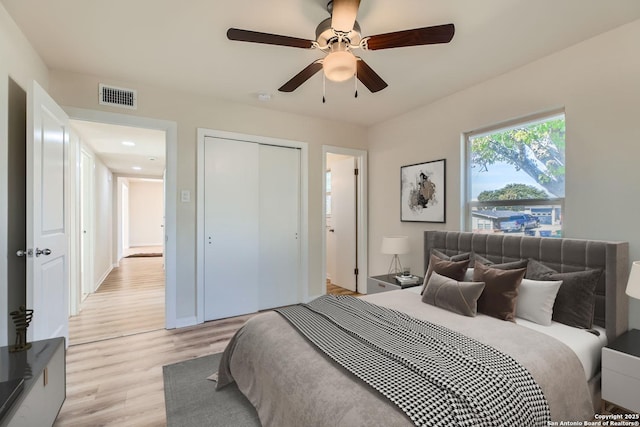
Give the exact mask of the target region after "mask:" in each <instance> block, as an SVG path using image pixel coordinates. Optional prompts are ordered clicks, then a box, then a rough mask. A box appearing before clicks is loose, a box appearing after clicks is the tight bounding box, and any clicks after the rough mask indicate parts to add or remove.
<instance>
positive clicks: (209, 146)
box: [203, 137, 260, 320]
mask: <svg viewBox="0 0 640 427" xmlns="http://www.w3.org/2000/svg"><path fill="white" fill-rule="evenodd" d="M204 145H205V148H204V155H205V161H204V163H205V171H204V174H205V176H204V185H205V189H204V193H205V200H204V201H203V203H204V211H205V213H204V215H205V230H204V231H205V250H204V252H205V253H204V263H205V266H204V278H205V287H204V298H205V300H204V306H205V309H204V315H205V320H212V319H220V318H224V317H231V316H237V315H240V314H245V313H253V312H256V311H258V278H259V275H258V268H259V252H258V251H259V247H258V241H259V211H260V210H259V202H260V198H259V196H258V188H259V154H260V153H259V151H260V150H259V147H260V146H259V145H258V144H254V143H249V142H242V141H232V140H226V139H220V138H210V137H207V138H205V144H204Z"/></svg>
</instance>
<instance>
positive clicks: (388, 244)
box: [380, 236, 409, 255]
mask: <svg viewBox="0 0 640 427" xmlns="http://www.w3.org/2000/svg"><path fill="white" fill-rule="evenodd" d="M380 252H382V253H383V254H389V255H401V254H408V253H409V236H387V237H383V238H382V247H381V248H380Z"/></svg>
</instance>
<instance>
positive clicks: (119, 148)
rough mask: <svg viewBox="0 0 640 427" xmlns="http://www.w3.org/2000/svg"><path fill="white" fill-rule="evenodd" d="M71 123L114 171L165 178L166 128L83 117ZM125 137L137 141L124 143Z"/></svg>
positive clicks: (125, 174) (126, 174)
mask: <svg viewBox="0 0 640 427" xmlns="http://www.w3.org/2000/svg"><path fill="white" fill-rule="evenodd" d="M71 126H72V127H73V129H75V131H76V132H77V133H78V135H79V136H80V138H81V139H82V142H83V143H85V144H87V145H88V146H89V148H90V149H91V150H92V151H93V152H94V153H95V154H96V155H97V156H98V157H100V159H101V160H102V162H103V163H104V164H105V165H106V166H107V167H108V168H109V169H110V170H111V171H112V172H113V173H117V174H120V175H123V176H144V177H156V178H162V176H163V173H164V168H165V164H166V159H165V133H164V131H160V130H155V129H142V128H135V127H129V126H119V125H111V124H104V123H95V122H87V121H82V120H71ZM123 141H126V142H129V143H133V144H134V145H133V146H131V145H130V144H129V145H124V144H122V142H123ZM134 167H135V168H140V169H134Z"/></svg>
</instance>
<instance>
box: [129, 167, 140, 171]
mask: <svg viewBox="0 0 640 427" xmlns="http://www.w3.org/2000/svg"><path fill="white" fill-rule="evenodd" d="M131 169H133V170H134V171H141V170H142V168H141V167H140V166H133V167H132V168H131Z"/></svg>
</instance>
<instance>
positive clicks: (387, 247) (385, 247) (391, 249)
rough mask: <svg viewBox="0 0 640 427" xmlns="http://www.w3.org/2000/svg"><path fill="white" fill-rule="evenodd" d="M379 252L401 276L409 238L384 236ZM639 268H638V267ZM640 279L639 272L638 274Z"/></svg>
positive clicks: (392, 269) (391, 272) (391, 268)
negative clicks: (391, 256) (386, 257)
mask: <svg viewBox="0 0 640 427" xmlns="http://www.w3.org/2000/svg"><path fill="white" fill-rule="evenodd" d="M380 252H382V253H383V254H387V255H393V258H392V259H391V264H389V271H388V273H387V274H388V275H391V274H402V264H400V257H399V256H398V255H402V254H407V253H409V237H408V236H386V237H383V238H382V247H381V248H380ZM639 268H640V266H639ZM638 279H640V271H639V272H638Z"/></svg>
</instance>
